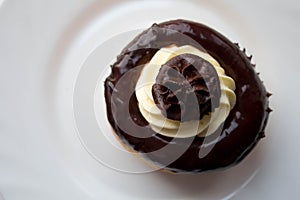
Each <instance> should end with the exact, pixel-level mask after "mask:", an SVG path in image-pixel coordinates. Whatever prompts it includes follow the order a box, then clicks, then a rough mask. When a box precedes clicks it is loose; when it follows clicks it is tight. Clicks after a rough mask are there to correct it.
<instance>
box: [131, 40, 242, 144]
mask: <svg viewBox="0 0 300 200" xmlns="http://www.w3.org/2000/svg"><path fill="white" fill-rule="evenodd" d="M186 53H189V54H194V55H197V56H199V57H201V58H203V59H205V60H206V61H208V62H209V63H211V64H212V65H213V66H214V67H215V69H216V71H217V74H218V77H219V80H220V89H221V97H220V104H219V107H218V108H216V109H215V110H214V112H210V113H209V114H208V115H205V116H204V117H203V118H202V119H201V120H191V121H186V122H180V121H176V120H171V119H168V118H166V117H165V116H164V115H163V114H162V113H161V110H160V109H159V108H158V107H157V106H156V104H155V102H154V100H153V96H152V86H153V84H154V83H155V79H156V77H157V75H158V72H159V69H160V67H161V66H162V65H163V64H165V63H166V62H168V61H169V60H170V59H172V58H173V57H175V56H178V55H181V54H186ZM234 90H235V82H234V80H233V79H232V78H230V77H229V76H227V75H226V74H225V72H224V69H223V68H222V67H221V66H220V64H219V63H218V62H217V61H216V60H215V59H214V58H213V57H211V56H210V55H209V54H208V53H205V52H202V51H200V50H198V49H196V48H195V47H193V46H189V45H185V46H181V47H177V46H170V47H166V48H162V49H160V50H159V51H158V52H157V53H156V54H155V55H154V56H153V57H152V59H151V60H150V62H149V63H148V64H147V65H146V66H145V67H144V69H143V70H142V72H141V75H140V77H139V79H138V81H137V84H136V88H135V93H136V97H137V100H138V106H139V110H140V112H141V114H142V115H143V117H144V118H145V119H146V120H147V121H148V123H149V125H150V126H151V128H152V129H153V130H154V131H155V132H157V133H159V134H161V135H164V136H168V137H178V138H185V137H192V136H195V135H198V136H201V137H204V136H208V135H210V134H212V133H214V132H215V131H216V130H217V129H218V128H219V126H220V125H221V124H222V123H223V122H224V121H225V120H226V118H227V116H228V115H229V113H230V110H231V109H232V108H233V107H234V105H235V102H236V96H235V93H234Z"/></svg>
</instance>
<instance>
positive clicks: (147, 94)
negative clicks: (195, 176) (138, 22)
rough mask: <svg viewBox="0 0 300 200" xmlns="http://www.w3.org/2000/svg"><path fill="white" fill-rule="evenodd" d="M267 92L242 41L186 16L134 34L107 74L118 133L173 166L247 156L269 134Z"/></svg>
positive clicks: (229, 162)
mask: <svg viewBox="0 0 300 200" xmlns="http://www.w3.org/2000/svg"><path fill="white" fill-rule="evenodd" d="M269 96H270V93H268V92H267V91H266V89H265V87H264V85H263V84H262V81H261V80H260V78H259V76H258V75H257V73H256V72H255V70H254V65H253V64H252V63H251V57H248V56H247V55H246V53H245V50H244V49H243V50H241V49H240V47H239V46H238V44H236V43H232V42H231V41H229V40H228V39H227V38H226V37H225V36H223V35H222V34H220V33H219V32H217V31H216V30H214V29H212V28H210V27H208V26H206V25H203V24H200V23H196V22H192V21H187V20H173V21H167V22H163V23H160V24H154V25H152V26H151V27H150V28H149V29H147V30H145V31H144V32H142V33H141V34H139V35H138V36H136V38H134V39H133V40H132V41H131V42H130V43H129V44H128V45H127V46H126V47H125V48H124V49H123V51H122V52H121V53H120V55H119V56H118V57H117V61H116V62H115V63H114V64H113V65H112V66H111V74H110V75H109V76H108V77H107V78H106V80H105V100H106V108H107V117H108V120H109V122H110V124H111V126H112V128H113V130H114V133H115V134H116V136H117V138H118V139H119V140H120V142H121V143H122V144H124V145H125V146H126V147H127V148H128V149H130V150H131V151H133V152H136V153H138V154H140V155H141V156H142V157H143V158H145V159H146V160H147V161H149V163H151V164H152V165H153V166H155V167H157V168H159V169H164V170H166V171H168V172H173V173H200V172H204V171H208V170H214V169H218V168H225V167H229V166H233V165H236V164H237V163H239V162H240V161H241V160H243V158H244V157H245V156H246V155H248V153H249V152H250V151H251V150H252V149H253V148H254V146H255V145H256V144H257V142H258V141H259V140H260V139H261V138H263V137H264V136H265V134H264V130H265V127H266V124H267V120H268V116H269V113H270V111H271V109H270V108H269V101H268V97H269Z"/></svg>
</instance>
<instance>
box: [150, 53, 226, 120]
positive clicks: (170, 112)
mask: <svg viewBox="0 0 300 200" xmlns="http://www.w3.org/2000/svg"><path fill="white" fill-rule="evenodd" d="M152 95H153V99H154V102H155V104H156V105H157V107H158V108H159V109H161V111H162V114H163V115H164V116H165V117H167V118H169V119H172V120H177V121H182V122H184V121H189V120H200V119H202V118H203V116H204V115H206V114H208V113H209V112H213V111H214V110H215V108H217V107H218V106H219V103H220V96H221V89H220V81H219V77H218V74H217V71H216V70H215V68H214V67H213V66H212V65H211V64H210V63H209V62H208V61H206V60H204V59H203V58H201V57H199V56H196V55H193V54H182V55H179V56H175V57H174V58H172V59H170V60H169V61H168V62H166V63H165V64H164V65H162V66H161V68H160V70H159V73H158V75H157V77H156V82H155V84H154V85H153V87H152ZM196 107H198V109H195V108H196Z"/></svg>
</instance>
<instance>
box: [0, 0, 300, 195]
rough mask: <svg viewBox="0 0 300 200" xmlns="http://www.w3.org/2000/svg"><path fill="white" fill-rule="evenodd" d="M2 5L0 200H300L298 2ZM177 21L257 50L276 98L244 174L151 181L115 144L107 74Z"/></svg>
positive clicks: (30, 0)
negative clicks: (139, 40) (135, 41)
mask: <svg viewBox="0 0 300 200" xmlns="http://www.w3.org/2000/svg"><path fill="white" fill-rule="evenodd" d="M0 5H1V7H0V66H1V73H0V77H1V79H0V92H1V98H0V108H1V113H0V133H1V134H0V192H1V193H2V196H3V197H4V198H5V199H6V200H15V199H16V200H17V199H23V200H27V199H28V200H34V199H43V200H44V199H45V200H47V199H49V200H50V199H51V200H52V199H80V200H82V199H102V198H106V199H141V198H143V199H231V198H232V199H284V198H290V199H296V198H297V194H298V188H299V185H300V174H299V172H298V169H299V168H300V157H299V156H298V155H297V152H299V151H300V146H299V145H298V141H299V139H300V136H299V131H298V129H297V128H298V127H297V122H298V113H299V106H298V105H297V104H296V102H297V99H299V97H300V95H299V93H298V92H297V91H298V90H297V86H299V80H298V79H297V73H299V72H300V68H299V67H298V64H297V63H298V62H297V58H298V54H299V53H298V44H299V39H298V36H299V34H300V28H299V23H298V19H299V17H300V15H299V13H300V12H299V11H300V9H299V8H300V7H299V4H298V2H297V1H291V0H290V1H276V2H273V1H264V2H261V1H259V0H256V1H251V2H236V1H233V0H232V1H231V0H230V1H226V2H222V1H190V2H187V1H94V0H86V1H80V0H72V1H71V0H70V1H68V0H64V1H59V0H52V1H38V0H24V1H16V0H4V1H0ZM177 18H184V19H191V20H195V21H199V22H202V23H205V24H207V25H209V26H211V27H214V28H215V29H217V30H219V31H220V32H222V33H223V34H224V35H226V36H228V37H229V38H230V39H231V40H233V41H236V42H239V43H240V44H241V46H242V47H247V53H248V54H254V62H255V63H256V64H257V70H258V71H260V72H261V77H262V79H263V80H264V81H265V83H266V86H267V88H268V90H270V91H271V92H272V93H274V95H273V97H272V98H271V107H272V108H273V109H274V110H275V112H273V113H272V115H271V117H270V120H269V124H268V127H267V130H266V135H267V137H266V138H265V139H263V140H262V141H261V142H260V143H259V145H258V146H257V147H256V148H255V149H254V151H253V152H251V154H250V155H249V156H248V157H247V158H246V159H245V160H244V161H243V162H242V163H241V164H239V165H238V166H236V167H234V168H231V169H228V170H225V171H218V172H212V173H207V174H202V175H171V174H165V173H162V172H149V170H150V169H149V168H148V167H147V166H146V165H145V164H144V163H142V162H141V161H140V160H139V159H137V158H136V157H133V156H132V155H131V154H128V153H126V151H124V150H123V149H122V147H121V146H120V145H119V144H118V142H116V141H115V139H114V138H113V137H112V134H111V132H110V131H111V130H110V127H109V125H108V122H107V120H106V117H105V111H104V109H103V108H104V104H103V96H102V95H101V94H102V93H103V88H102V80H103V77H105V75H106V74H107V73H108V70H107V66H108V65H109V64H110V63H112V62H113V61H114V60H115V57H116V55H117V54H118V53H119V52H120V50H121V49H122V48H123V47H124V46H125V44H126V43H127V42H128V41H130V40H131V39H132V38H133V37H134V35H136V34H137V33H138V32H140V31H141V30H142V29H144V28H146V27H149V26H150V25H151V24H152V23H154V22H161V21H165V20H170V19H177ZM124 171H127V172H124ZM132 172H139V173H132ZM0 199H1V196H0Z"/></svg>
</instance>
